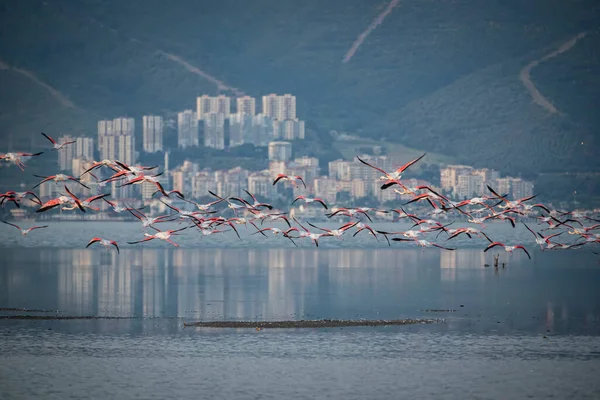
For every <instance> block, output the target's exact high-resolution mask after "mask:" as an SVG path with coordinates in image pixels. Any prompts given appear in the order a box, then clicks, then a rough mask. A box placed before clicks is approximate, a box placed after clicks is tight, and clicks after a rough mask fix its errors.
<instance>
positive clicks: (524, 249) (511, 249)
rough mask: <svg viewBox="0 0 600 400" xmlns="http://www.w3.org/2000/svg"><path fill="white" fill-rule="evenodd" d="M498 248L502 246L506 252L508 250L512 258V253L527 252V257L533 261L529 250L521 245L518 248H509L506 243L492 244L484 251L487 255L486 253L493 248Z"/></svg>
mask: <svg viewBox="0 0 600 400" xmlns="http://www.w3.org/2000/svg"><path fill="white" fill-rule="evenodd" d="M496 246H500V247H503V248H504V250H506V251H507V252H508V254H510V255H511V256H512V252H513V251H515V250H516V249H521V250H523V251H524V252H525V254H527V257H529V259H530V260H531V256H530V255H529V252H528V251H527V249H526V248H525V247H524V246H521V245H517V246H507V245H505V244H504V243H501V242H492V243H490V244H489V246H488V247H486V248H485V250H483V252H484V253H485V252H486V251H488V250H489V249H491V248H494V247H496Z"/></svg>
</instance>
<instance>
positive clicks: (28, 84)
mask: <svg viewBox="0 0 600 400" xmlns="http://www.w3.org/2000/svg"><path fill="white" fill-rule="evenodd" d="M392 3H393V4H392V5H395V7H390V3H389V2H383V1H382V2H377V3H374V2H372V1H369V0H360V1H359V0H347V1H344V2H323V1H317V0H307V1H302V2H298V1H294V0H280V1H275V0H255V1H251V2H241V1H237V0H224V1H194V0H179V1H176V2H165V1H158V0H145V1H141V0H130V1H120V0H82V1H79V2H64V1H58V0H45V1H42V0H30V1H27V2H13V1H8V0H5V1H2V2H0V15H1V18H2V20H1V21H0V22H1V23H0V49H2V50H1V53H0V60H2V64H0V65H1V66H3V67H4V68H3V69H2V68H0V80H1V81H2V83H3V84H2V86H1V87H0V91H1V92H0V93H1V96H0V110H2V111H1V114H0V134H2V135H3V136H2V137H3V138H7V135H8V133H9V132H12V133H13V136H12V142H11V143H12V144H13V145H14V146H17V145H23V146H29V141H30V139H26V138H28V137H30V135H31V134H32V133H35V134H36V135H39V133H38V131H39V130H42V127H43V129H44V130H46V131H50V132H49V133H51V134H54V135H55V136H57V135H59V134H60V133H63V132H64V133H71V132H73V133H75V132H82V133H87V134H90V135H93V134H95V130H96V121H97V120H98V119H100V118H112V117H116V116H121V115H128V116H133V117H136V118H139V117H141V115H143V114H150V113H160V114H162V115H165V116H166V117H172V116H173V115H174V113H176V112H177V111H180V110H182V109H186V108H194V107H195V98H196V96H198V95H201V94H204V93H206V94H216V93H225V94H230V95H235V94H236V93H238V94H239V93H245V94H249V95H252V96H256V97H259V96H261V95H263V94H267V93H273V92H274V93H293V94H295V95H296V96H297V103H298V115H299V117H300V118H302V119H305V120H306V121H307V124H308V125H309V126H311V127H312V128H313V129H314V130H315V131H316V132H318V137H319V138H320V139H321V140H323V141H324V142H327V141H328V140H329V134H328V132H329V131H330V130H337V131H346V132H349V133H352V134H358V135H360V136H361V137H363V138H366V139H375V140H380V139H384V140H385V141H390V142H396V143H399V144H403V145H406V146H408V147H412V148H418V149H422V150H424V151H430V152H437V153H441V154H445V155H448V156H450V157H453V158H454V159H456V160H457V161H459V162H463V163H467V164H471V165H475V166H482V167H483V166H485V167H493V168H497V169H500V170H502V172H504V173H511V174H522V175H523V176H532V177H533V176H535V175H536V174H538V173H542V172H543V173H555V172H564V171H569V172H578V171H600V157H597V156H596V155H597V154H600V142H599V139H598V138H597V136H598V134H597V131H598V127H599V124H600V119H599V118H600V117H598V116H597V113H594V112H593V111H594V105H595V104H598V101H597V100H598V98H599V96H600V91H599V90H600V89H599V88H600V85H598V81H599V79H600V69H599V68H598V67H599V63H600V59H599V58H600V57H599V55H598V52H597V51H595V49H597V48H598V47H599V45H600V35H599V33H598V31H597V26H599V24H598V22H599V20H600V6H599V5H598V3H597V2H595V1H592V0H579V1H571V2H563V1H558V0H530V1H527V2H523V1H519V0H503V1H496V0H486V1H478V0H449V1H443V2H440V1H438V0H419V1H416V0H406V1H394V2H392ZM384 13H385V18H383V20H382V21H381V23H380V24H379V25H378V26H376V27H375V28H374V29H372V30H371V31H370V33H369V34H368V35H366V36H365V38H364V40H363V42H362V44H361V45H360V46H358V48H357V50H356V51H355V52H351V51H350V52H349V50H351V49H352V48H353V44H354V43H355V41H356V40H357V38H359V37H360V35H361V34H364V33H367V32H366V31H365V30H367V28H368V27H369V25H370V24H372V23H373V21H375V20H376V19H377V17H378V16H382V14H384ZM582 33H585V36H583V37H580V38H579V40H577V42H576V43H575V44H574V45H573V46H571V47H569V49H568V50H566V51H563V52H561V53H560V54H558V55H556V56H553V57H548V55H550V54H551V53H553V52H555V51H556V50H557V49H559V48H560V47H561V46H562V45H564V44H565V43H566V42H568V41H569V40H571V39H573V38H575V37H576V36H577V35H579V34H582ZM344 60H347V62H344ZM536 61H537V63H536ZM532 63H533V64H532ZM528 66H529V67H528ZM15 68H16V69H15ZM524 69H525V72H526V73H528V76H529V78H530V80H531V84H532V85H533V87H534V88H535V89H537V91H538V92H539V93H540V94H541V95H542V96H543V99H545V101H546V102H547V103H548V104H549V105H550V106H548V104H546V106H547V107H544V106H543V105H540V101H539V99H537V100H538V102H535V101H534V97H533V96H532V94H531V91H530V89H528V87H527V86H526V84H525V83H524V81H523V80H522V77H523V74H524V72H523V71H524ZM23 71H25V72H23ZM526 75H527V74H526ZM32 76H34V77H35V79H33V78H32ZM541 103H543V102H541ZM544 104H545V103H544ZM552 107H554V108H555V109H556V111H552ZM32 131H33V132H32ZM42 143H43V141H42V138H39V139H38V138H36V139H35V141H34V146H37V145H39V146H41V145H42ZM581 143H583V144H581Z"/></svg>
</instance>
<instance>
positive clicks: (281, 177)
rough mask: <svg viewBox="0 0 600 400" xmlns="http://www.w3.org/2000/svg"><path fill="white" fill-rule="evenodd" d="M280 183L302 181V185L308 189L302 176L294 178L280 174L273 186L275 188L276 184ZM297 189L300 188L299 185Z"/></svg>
mask: <svg viewBox="0 0 600 400" xmlns="http://www.w3.org/2000/svg"><path fill="white" fill-rule="evenodd" d="M279 181H282V182H283V181H289V182H296V181H300V182H302V184H303V185H304V189H306V183H304V179H302V177H301V176H292V175H286V174H278V175H277V176H276V177H275V180H274V181H273V186H275V184H276V183H277V182H279ZM296 187H298V184H296Z"/></svg>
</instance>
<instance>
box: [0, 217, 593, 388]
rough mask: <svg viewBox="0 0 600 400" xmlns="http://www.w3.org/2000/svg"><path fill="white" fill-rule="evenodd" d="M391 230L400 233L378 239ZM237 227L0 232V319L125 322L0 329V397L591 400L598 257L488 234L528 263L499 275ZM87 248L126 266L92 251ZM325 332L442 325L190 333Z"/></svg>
mask: <svg viewBox="0 0 600 400" xmlns="http://www.w3.org/2000/svg"><path fill="white" fill-rule="evenodd" d="M324 226H328V225H326V224H324ZM390 227H393V229H394V230H403V229H405V228H406V227H403V226H399V224H392V225H378V228H382V229H388V228H390ZM244 229H246V228H243V227H242V229H241V231H240V234H241V235H242V238H243V240H239V239H237V237H236V236H235V235H234V234H232V233H227V234H226V235H223V236H219V235H214V236H210V237H206V238H200V237H199V235H197V234H193V233H192V232H190V234H186V235H183V236H180V237H177V238H176V239H175V241H176V242H177V243H180V245H181V247H180V248H175V247H173V246H171V245H170V244H168V243H164V242H158V241H153V242H150V243H147V244H144V245H127V244H126V243H125V242H126V241H127V240H130V241H131V240H138V239H140V238H141V237H142V236H143V235H142V233H141V231H140V226H139V224H133V223H99V222H93V223H91V224H90V223H78V222H70V223H62V222H61V223H53V224H52V226H51V227H50V228H47V229H46V231H45V232H42V230H39V231H34V232H32V233H31V234H30V236H29V237H27V238H22V237H21V236H20V235H18V231H16V229H14V228H11V227H9V226H1V227H0V239H1V242H2V246H4V247H2V248H0V252H1V254H2V261H3V262H2V265H0V308H3V309H4V310H3V311H1V312H0V315H3V316H15V315H35V316H56V315H58V316H96V317H123V319H102V318H99V319H89V320H81V319H78V320H35V319H4V320H2V319H0V398H2V399H12V398H19V399H22V398H44V399H49V398H57V399H64V398H82V397H93V398H192V397H193V398H207V397H212V398H228V399H237V398H240V399H246V398H247V399H258V398H260V399H264V398H273V399H279V398H283V397H285V398H290V399H295V398H298V399H300V398H344V399H365V398H369V399H380V398H381V399H389V398H416V399H418V398H451V399H455V398H479V399H487V398H498V399H500V398H502V399H505V398H544V399H546V398H551V397H554V398H596V399H597V398H599V397H600V381H598V379H597V376H599V374H600V291H598V289H597V288H598V283H599V282H600V264H598V256H597V255H595V254H593V253H592V252H591V251H590V248H591V247H588V248H586V247H584V248H581V249H578V250H572V251H545V252H541V251H539V250H536V248H535V244H534V243H531V238H529V236H528V235H531V234H529V233H528V232H527V231H526V230H525V229H514V230H513V229H512V228H507V227H506V226H504V225H496V224H495V225H494V226H490V227H489V228H488V230H487V232H488V233H489V235H490V236H491V237H492V236H493V237H492V238H493V239H494V240H503V241H511V242H514V243H517V242H519V243H521V242H522V243H524V244H526V245H527V247H528V249H529V251H530V253H531V256H532V259H531V260H529V259H528V258H527V256H526V255H525V254H524V253H519V252H515V253H514V254H513V255H512V256H508V255H507V254H506V253H504V252H503V251H502V252H499V253H500V262H501V263H502V262H504V263H505V266H504V268H502V266H500V267H499V268H494V267H493V266H491V267H484V264H486V263H488V264H492V263H493V261H492V257H493V254H495V253H498V252H488V253H483V251H482V249H483V248H485V245H486V244H485V242H484V241H480V240H479V239H474V240H473V241H469V240H463V239H461V240H459V241H456V242H455V241H454V240H453V241H451V242H449V243H451V244H452V245H453V246H454V247H457V248H458V249H457V250H456V251H444V250H440V249H424V250H422V249H416V248H414V246H413V245H412V244H410V243H409V244H406V243H400V244H399V243H392V246H391V247H388V245H387V242H385V240H383V241H380V242H377V241H376V240H375V239H374V238H373V237H370V236H368V235H367V234H364V233H365V232H361V233H359V234H358V235H357V236H356V237H355V238H352V237H344V240H338V239H336V238H323V239H322V242H321V243H320V244H321V247H319V248H318V249H316V248H315V247H314V246H312V245H311V244H310V243H308V242H307V243H301V242H299V246H300V247H299V248H295V247H294V246H293V245H292V244H291V243H289V241H287V240H286V239H284V238H278V237H269V238H268V239H266V238H264V237H261V236H260V235H252V236H249V233H252V231H253V230H250V229H248V230H247V231H245V230H244ZM363 234H364V236H362V235H363ZM94 236H101V237H105V238H109V239H115V240H118V241H119V244H120V245H121V253H120V254H117V253H116V252H115V251H114V249H111V250H105V249H104V248H102V247H101V246H99V248H92V247H90V248H89V249H85V248H84V247H85V245H86V244H87V242H88V241H89V239H91V237H94ZM433 239H434V238H431V240H432V241H433ZM438 239H439V240H440V241H439V243H441V244H444V245H446V244H448V243H445V239H443V238H442V237H440V238H438ZM154 242H157V243H154ZM511 244H512V243H511ZM596 249H597V248H596ZM596 249H595V250H596ZM10 308H15V309H26V311H23V310H8V309H10ZM432 310H438V311H432ZM439 310H448V311H439ZM324 318H331V319H402V318H423V319H439V322H437V323H433V324H417V325H406V326H393V327H390V326H388V327H363V328H328V329H263V330H261V331H257V330H255V329H214V328H211V329H209V328H193V327H184V322H194V321H215V320H253V321H268V320H300V319H324Z"/></svg>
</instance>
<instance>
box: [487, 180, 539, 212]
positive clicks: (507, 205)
mask: <svg viewBox="0 0 600 400" xmlns="http://www.w3.org/2000/svg"><path fill="white" fill-rule="evenodd" d="M487 188H488V190H489V191H490V192H492V194H493V195H494V196H496V197H497V198H498V199H500V200H501V201H502V202H503V203H505V204H503V205H500V206H498V208H504V209H508V208H513V209H514V208H518V207H519V206H520V205H521V203H524V202H526V201H528V200H531V199H533V198H535V197H537V195H536V194H534V195H533V196H527V197H523V198H522V199H518V200H514V201H510V200H508V199H507V198H506V196H500V195H499V194H498V193H496V191H495V190H494V189H492V188H491V187H490V185H487Z"/></svg>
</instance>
